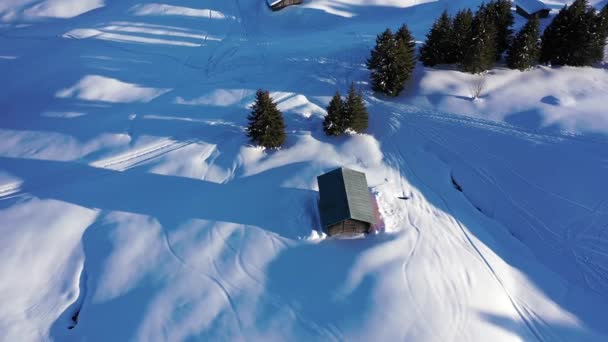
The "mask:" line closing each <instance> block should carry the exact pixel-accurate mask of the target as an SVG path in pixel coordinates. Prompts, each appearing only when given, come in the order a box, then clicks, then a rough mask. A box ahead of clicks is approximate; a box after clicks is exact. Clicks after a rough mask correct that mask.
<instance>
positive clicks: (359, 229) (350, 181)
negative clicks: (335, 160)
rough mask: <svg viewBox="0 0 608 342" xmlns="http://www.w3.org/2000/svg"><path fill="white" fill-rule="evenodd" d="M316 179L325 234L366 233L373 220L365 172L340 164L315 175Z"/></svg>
mask: <svg viewBox="0 0 608 342" xmlns="http://www.w3.org/2000/svg"><path fill="white" fill-rule="evenodd" d="M317 182H318V183H319V194H320V201H319V211H320V214H321V223H322V224H323V230H325V232H326V233H327V235H329V236H332V235H357V234H364V233H369V231H370V227H371V226H372V224H374V222H375V221H376V220H375V215H374V209H373V203H372V198H371V195H370V193H369V189H368V187H367V179H366V178H365V173H362V172H357V171H354V170H350V169H347V168H343V167H341V168H338V169H335V170H333V171H330V172H328V173H326V174H324V175H321V176H319V177H317Z"/></svg>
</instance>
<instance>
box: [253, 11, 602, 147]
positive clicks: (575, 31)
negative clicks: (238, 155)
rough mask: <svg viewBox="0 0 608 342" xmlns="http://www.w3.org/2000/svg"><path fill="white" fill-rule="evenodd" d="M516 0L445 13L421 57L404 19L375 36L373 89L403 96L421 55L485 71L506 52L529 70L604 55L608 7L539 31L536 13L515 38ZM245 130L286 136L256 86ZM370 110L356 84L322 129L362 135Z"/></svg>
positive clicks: (259, 140) (562, 14)
mask: <svg viewBox="0 0 608 342" xmlns="http://www.w3.org/2000/svg"><path fill="white" fill-rule="evenodd" d="M514 21H515V20H514V17H513V13H512V12H511V0H491V1H490V2H488V3H483V4H481V5H480V6H479V8H478V9H477V11H476V12H473V11H471V10H470V9H466V10H461V11H459V12H457V13H456V15H455V16H454V17H451V16H450V15H449V14H448V12H447V11H444V12H443V13H442V14H441V15H440V16H439V18H438V19H437V20H436V21H435V23H434V24H433V26H432V27H431V30H430V31H429V32H428V34H427V35H426V40H425V42H424V44H423V45H422V46H421V48H420V51H419V55H418V56H416V47H415V41H414V38H413V36H412V34H411V32H410V31H409V29H408V27H407V26H406V25H405V24H404V25H402V26H401V27H400V28H399V29H398V30H397V31H396V32H395V33H393V32H392V31H391V30H390V29H386V30H385V31H384V32H382V33H381V34H379V35H378V36H377V37H376V45H375V47H374V48H373V49H372V51H371V53H370V57H369V59H368V60H367V68H368V69H369V70H370V71H371V75H370V81H371V82H370V83H371V88H372V90H374V91H376V92H380V93H383V94H385V95H388V96H398V95H399V94H400V93H401V91H403V89H404V87H405V83H406V81H407V80H408V79H409V78H410V77H411V75H412V73H413V71H414V68H415V66H416V58H418V59H420V61H421V62H422V64H423V65H424V66H428V67H434V66H436V65H439V64H455V65H458V67H459V68H460V70H462V71H465V72H469V73H473V74H476V73H481V72H483V71H486V70H489V69H490V68H492V67H493V66H494V65H495V64H496V63H497V62H499V61H501V60H502V59H503V57H504V60H505V62H506V65H507V66H508V67H509V68H511V69H519V70H522V71H524V70H527V69H529V68H531V67H533V66H535V65H537V64H539V63H540V64H545V65H571V66H590V65H593V64H594V63H597V62H600V61H601V60H603V58H604V47H605V46H606V39H607V38H608V4H606V5H605V6H604V8H603V9H602V10H601V11H599V12H598V11H596V10H595V9H594V8H593V7H591V6H590V5H589V2H588V0H575V1H574V2H573V3H572V4H571V5H570V6H567V5H565V6H564V7H563V8H562V9H561V10H560V11H559V13H558V14H557V15H556V16H555V18H553V20H552V21H551V23H550V24H549V25H548V26H547V28H546V29H545V30H544V32H543V33H542V35H541V32H540V31H541V30H540V21H539V18H538V17H536V16H533V17H532V18H530V19H529V20H528V22H527V23H526V24H525V25H524V27H523V28H522V29H521V30H520V31H519V32H517V33H516V34H515V35H514V32H513V29H512V26H513V23H514ZM248 120H249V124H248V126H247V129H246V132H247V136H248V137H249V139H250V140H251V142H252V143H254V144H256V145H260V146H263V147H266V148H279V147H281V146H282V145H283V144H284V142H285V139H286V133H285V122H284V119H283V114H282V113H281V111H280V110H279V109H278V108H277V105H276V103H275V102H274V101H273V100H272V98H271V97H270V93H269V92H268V91H265V90H258V91H257V93H256V98H255V102H254V104H253V105H252V106H251V112H250V114H249V116H248ZM367 127H368V112H367V109H366V107H365V102H364V101H363V95H362V93H361V91H360V90H357V89H356V88H355V85H354V83H351V85H350V88H349V90H348V94H347V95H346V97H344V98H343V97H342V96H341V95H340V93H339V92H336V94H335V95H334V96H333V98H332V99H331V101H330V103H329V106H328V107H327V115H326V116H325V119H324V121H323V130H324V132H325V134H326V135H328V136H339V135H342V134H345V133H347V132H355V133H362V132H364V131H365V130H366V129H367Z"/></svg>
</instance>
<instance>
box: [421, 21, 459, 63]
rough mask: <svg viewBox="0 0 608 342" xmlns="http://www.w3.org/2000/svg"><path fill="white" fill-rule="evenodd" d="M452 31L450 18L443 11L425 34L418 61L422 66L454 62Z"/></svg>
mask: <svg viewBox="0 0 608 342" xmlns="http://www.w3.org/2000/svg"><path fill="white" fill-rule="evenodd" d="M453 32H454V31H453V28H452V19H451V18H450V16H449V15H448V12H447V11H444V12H443V13H442V14H441V16H440V17H439V18H438V19H437V20H436V21H435V23H434V24H433V27H432V28H431V31H430V32H429V33H428V34H427V35H426V41H425V42H424V45H422V47H421V48H420V61H422V64H423V65H424V66H428V67H433V66H435V65H437V64H449V63H454V62H456V60H455V56H454V52H455V48H454V35H453Z"/></svg>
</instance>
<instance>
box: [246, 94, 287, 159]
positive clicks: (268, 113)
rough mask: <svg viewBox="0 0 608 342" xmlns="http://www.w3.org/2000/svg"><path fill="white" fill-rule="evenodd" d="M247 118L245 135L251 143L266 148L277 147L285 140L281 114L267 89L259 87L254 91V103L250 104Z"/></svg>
mask: <svg viewBox="0 0 608 342" xmlns="http://www.w3.org/2000/svg"><path fill="white" fill-rule="evenodd" d="M247 119H248V120H249V125H248V127H247V136H248V137H249V139H250V140H251V142H252V143H254V144H257V145H260V146H263V147H266V148H279V147H281V146H282V145H283V143H284V142H285V122H284V121H283V114H282V113H281V111H279V109H278V108H277V105H276V104H275V103H274V101H272V98H271V97H270V93H269V92H268V91H265V90H261V89H259V90H258V91H257V92H256V94H255V103H254V104H253V105H251V113H250V114H249V116H248V117H247Z"/></svg>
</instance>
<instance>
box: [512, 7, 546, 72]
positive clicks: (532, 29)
mask: <svg viewBox="0 0 608 342" xmlns="http://www.w3.org/2000/svg"><path fill="white" fill-rule="evenodd" d="M539 26H540V21H539V19H538V16H533V17H532V18H531V19H530V20H528V22H527V23H526V25H525V26H524V27H523V28H522V29H521V31H519V33H517V35H516V36H515V38H514V39H513V42H512V44H511V46H510V47H509V49H508V51H507V66H508V67H509V68H511V69H519V70H521V71H524V70H526V69H529V68H531V67H533V66H534V65H536V64H537V62H538V57H539V55H540V37H539V31H540V29H539Z"/></svg>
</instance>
